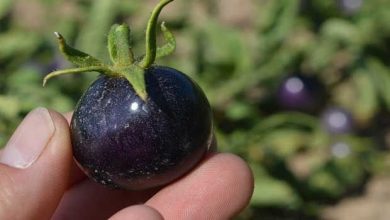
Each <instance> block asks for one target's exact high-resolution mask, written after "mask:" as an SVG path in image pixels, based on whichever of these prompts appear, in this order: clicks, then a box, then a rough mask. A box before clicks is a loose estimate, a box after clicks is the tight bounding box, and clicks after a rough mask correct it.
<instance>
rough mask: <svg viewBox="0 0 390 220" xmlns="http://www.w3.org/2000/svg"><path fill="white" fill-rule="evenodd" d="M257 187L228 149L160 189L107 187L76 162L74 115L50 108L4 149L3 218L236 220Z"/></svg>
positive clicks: (0, 170) (33, 115) (29, 119)
mask: <svg viewBox="0 0 390 220" xmlns="http://www.w3.org/2000/svg"><path fill="white" fill-rule="evenodd" d="M68 118H69V117H68ZM252 191H253V177H252V173H251V171H250V169H249V168H248V166H247V165H246V164H245V162H244V161H242V160H241V159H240V158H238V157H237V156H234V155H231V154H226V153H209V154H208V155H207V156H206V157H205V159H204V160H203V161H202V162H201V163H200V164H199V165H198V166H197V167H196V168H195V169H194V170H192V171H191V173H189V174H187V175H186V176H184V177H182V178H181V179H179V180H177V181H175V182H173V183H171V184H169V185H167V186H164V187H161V188H158V189H150V190H145V191H134V192H133V191H122V190H110V189H107V188H104V187H103V186H100V185H99V184H97V183H94V182H92V181H91V180H89V179H88V178H86V176H85V175H84V174H83V173H82V172H81V171H80V170H79V168H78V167H77V166H76V165H75V163H74V162H73V158H72V148H71V143H70V134H69V124H68V121H67V120H66V118H65V117H64V116H63V115H61V114H59V113H57V112H54V111H48V110H47V109H44V108H38V109H36V110H34V111H32V112H30V113H29V114H28V115H27V116H26V118H25V119H24V120H23V122H22V123H21V124H20V125H19V127H18V128H17V129H16V131H15V133H14V134H13V135H12V137H11V138H10V140H9V142H8V143H7V145H6V147H5V148H4V149H3V150H2V151H1V152H0V219H13V220H18V219H74V220H77V219H107V218H110V217H111V219H144V220H148V219H184V220H185V219H230V218H232V217H233V216H235V215H236V214H237V213H239V212H240V211H241V210H242V209H243V208H244V207H245V206H246V205H247V204H248V202H249V199H250V197H251V195H252Z"/></svg>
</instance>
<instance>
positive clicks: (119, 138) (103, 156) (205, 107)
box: [71, 67, 212, 190]
mask: <svg viewBox="0 0 390 220" xmlns="http://www.w3.org/2000/svg"><path fill="white" fill-rule="evenodd" d="M145 82H146V88H147V92H148V98H147V100H146V101H143V100H142V99H140V97H139V96H138V95H137V94H136V93H135V92H134V90H133V88H132V87H131V86H130V84H129V82H128V81H127V80H126V79H125V78H122V77H107V76H101V77H100V78H99V79H97V80H96V81H95V82H94V83H93V84H92V85H91V86H90V88H89V89H88V90H87V91H86V92H85V94H84V95H83V97H82V98H81V99H80V101H79V103H78V105H77V107H76V109H75V112H74V116H73V119H72V122H71V129H72V144H73V151H74V158H75V159H76V161H77V162H78V164H79V165H80V166H81V167H82V168H83V170H84V171H85V172H86V174H87V175H88V176H90V177H92V178H93V179H94V180H95V181H97V182H99V183H102V184H104V185H109V186H111V187H120V188H126V189H131V190H138V189H145V188H150V187H154V186H158V185H163V184H166V183H168V182H171V181H172V180H174V179H176V178H178V177H180V176H182V175H183V174H184V173H186V172H188V171H189V170H190V169H191V168H192V167H194V165H196V164H197V163H198V162H199V161H200V159H201V158H202V156H203V155H204V153H205V152H206V151H207V149H208V147H209V145H210V142H211V140H210V139H211V136H212V135H211V134H212V116H211V110H210V106H209V103H208V101H207V99H206V97H205V95H204V94H203V92H202V91H201V89H200V88H199V87H198V86H197V85H196V84H195V83H194V82H193V81H192V80H190V79H189V78H188V77H187V76H185V75H184V74H182V73H180V72H179V71H177V70H175V69H172V68H168V67H151V68H149V69H147V70H146V71H145Z"/></svg>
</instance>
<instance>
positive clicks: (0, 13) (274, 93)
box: [0, 0, 390, 219]
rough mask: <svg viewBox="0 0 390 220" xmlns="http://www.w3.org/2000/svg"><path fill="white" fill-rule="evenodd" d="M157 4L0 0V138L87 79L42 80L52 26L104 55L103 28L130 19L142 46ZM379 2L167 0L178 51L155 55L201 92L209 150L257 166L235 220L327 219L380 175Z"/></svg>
mask: <svg viewBox="0 0 390 220" xmlns="http://www.w3.org/2000/svg"><path fill="white" fill-rule="evenodd" d="M156 1H157V0H147V1H146V0H127V1H120V0H95V1H89V0H67V1H65V0H1V1H0V146H4V144H5V143H6V141H7V140H8V138H9V136H10V134H11V133H12V132H13V130H14V129H15V127H16V126H17V124H18V123H19V122H20V120H21V119H22V118H23V116H25V115H26V113H27V112H29V111H30V110H31V109H33V108H35V107H38V106H45V107H48V108H53V109H55V110H57V111H61V112H67V111H71V110H72V108H73V107H74V105H75V103H76V102H77V100H78V98H79V97H80V95H81V94H82V92H83V90H84V89H85V88H86V87H87V86H88V85H89V84H90V83H91V82H92V81H93V79H94V78H95V77H96V76H97V75H96V74H86V75H78V76H63V77H61V79H57V80H52V81H50V83H49V84H48V86H47V87H46V88H42V86H41V84H42V77H43V76H44V75H45V74H47V73H48V72H50V71H53V70H56V69H60V68H63V67H66V66H69V63H67V62H66V61H65V60H63V58H62V57H61V55H60V54H59V53H58V49H57V46H56V42H55V38H54V37H53V36H52V33H53V31H59V32H61V33H62V34H63V35H64V36H65V37H66V38H67V39H68V41H69V43H70V44H72V45H75V46H76V47H78V48H80V49H83V50H85V51H87V52H88V53H90V54H94V55H96V56H98V57H100V58H102V59H106V60H107V52H106V46H105V41H106V33H107V32H108V30H109V28H110V26H111V24H113V23H122V22H126V23H128V24H130V26H131V27H132V33H133V42H134V45H136V46H135V50H136V51H138V53H137V54H140V53H141V52H142V51H143V45H144V44H143V37H144V36H143V34H144V30H143V29H142V28H143V27H144V25H145V22H146V20H147V17H148V15H149V11H150V10H151V8H152V6H153V5H154V4H155V2H156ZM389 11H390V1H389V0H370V1H364V0H329V1H323V0H278V1H275V0H245V1H243V0H223V1H215V0H198V1H179V0H177V1H175V3H173V4H172V5H170V6H169V7H167V8H166V9H165V10H164V12H163V13H162V16H161V18H162V19H163V20H165V21H167V25H168V26H169V27H171V29H172V30H174V32H175V33H176V37H177V42H178V48H177V51H176V52H175V54H174V55H173V56H171V57H169V58H164V59H163V60H162V61H161V62H160V64H164V65H169V66H172V67H174V68H177V69H179V70H181V71H182V72H185V73H187V74H188V75H190V76H191V77H193V78H194V79H195V80H196V81H197V82H198V83H199V84H200V85H201V87H202V88H204V90H205V92H206V94H207V95H208V97H209V99H210V102H211V104H212V106H213V109H214V117H215V125H216V133H217V137H218V142H219V149H220V150H221V151H228V152H233V153H235V154H238V155H240V156H241V157H243V158H244V159H245V160H246V161H247V162H248V163H249V164H250V166H251V167H252V169H253V171H254V173H255V192H254V195H253V198H252V201H251V204H250V206H249V207H248V208H247V209H246V210H244V211H243V213H241V215H240V216H239V217H238V218H239V219H316V218H326V217H324V215H323V213H324V212H323V210H324V207H329V206H333V205H337V204H338V202H340V201H342V200H343V199H345V198H348V197H350V196H351V195H354V196H356V195H361V196H362V195H364V193H365V189H366V187H367V185H368V183H369V182H370V181H371V180H373V179H376V178H377V177H378V176H380V177H386V176H389V174H390V153H389V147H390V113H389V110H390V13H389ZM388 202H389V203H390V201H388ZM333 219H334V218H333Z"/></svg>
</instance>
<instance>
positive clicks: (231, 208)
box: [146, 153, 254, 219]
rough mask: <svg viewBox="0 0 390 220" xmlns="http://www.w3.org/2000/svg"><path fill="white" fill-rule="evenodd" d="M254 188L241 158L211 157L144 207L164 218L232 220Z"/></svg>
mask: <svg viewBox="0 0 390 220" xmlns="http://www.w3.org/2000/svg"><path fill="white" fill-rule="evenodd" d="M253 185H254V183H253V175H252V171H251V169H250V168H249V166H248V165H247V164H246V163H245V162H244V161H243V160H242V159H241V158H239V157H238V156H235V155H233V154H228V153H218V154H211V155H210V156H209V157H206V159H205V160H204V162H203V163H202V164H200V165H199V166H198V167H197V168H196V169H195V170H193V171H192V172H191V173H190V174H188V175H187V176H185V177H184V178H182V179H180V180H179V181H177V182H175V183H173V184H171V185H169V186H167V187H165V188H164V189H162V190H161V191H159V192H158V193H157V194H156V195H155V196H154V197H152V198H151V199H150V200H149V201H148V202H147V203H146V204H147V205H150V206H151V207H153V208H155V209H157V210H158V211H159V212H160V213H161V214H162V215H163V216H164V217H165V218H166V219H231V218H232V217H234V216H236V215H237V214H238V213H239V212H240V211H242V210H243V209H244V208H245V207H246V206H247V205H248V203H249V201H250V198H251V196H252V193H253ZM167 201H169V202H167ZM205 201H207V202H205Z"/></svg>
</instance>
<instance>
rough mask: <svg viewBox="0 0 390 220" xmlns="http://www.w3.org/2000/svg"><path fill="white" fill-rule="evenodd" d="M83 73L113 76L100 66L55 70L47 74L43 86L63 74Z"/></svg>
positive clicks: (109, 71)
mask: <svg viewBox="0 0 390 220" xmlns="http://www.w3.org/2000/svg"><path fill="white" fill-rule="evenodd" d="M84 72H99V73H103V74H106V75H115V73H114V72H112V71H111V70H110V69H108V68H105V67H102V66H89V67H81V68H73V69H65V70H57V71H54V72H51V73H49V74H47V75H46V76H45V78H43V86H45V85H46V83H47V81H48V80H49V79H51V78H53V77H56V76H60V75H64V74H75V73H84Z"/></svg>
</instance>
